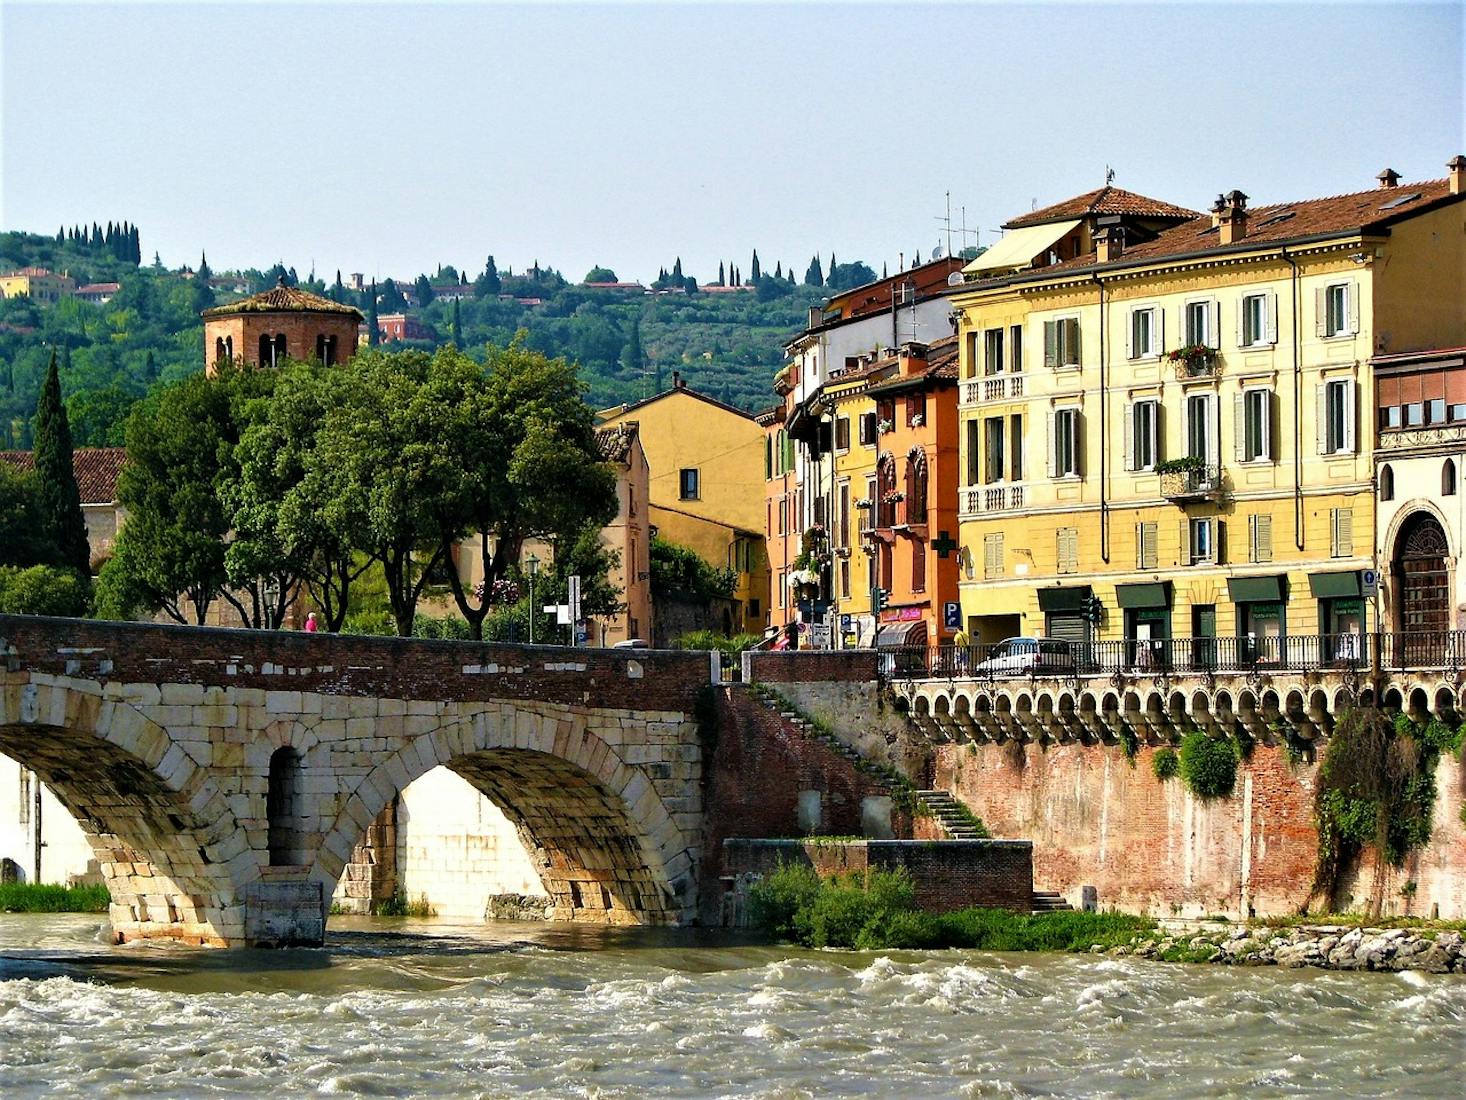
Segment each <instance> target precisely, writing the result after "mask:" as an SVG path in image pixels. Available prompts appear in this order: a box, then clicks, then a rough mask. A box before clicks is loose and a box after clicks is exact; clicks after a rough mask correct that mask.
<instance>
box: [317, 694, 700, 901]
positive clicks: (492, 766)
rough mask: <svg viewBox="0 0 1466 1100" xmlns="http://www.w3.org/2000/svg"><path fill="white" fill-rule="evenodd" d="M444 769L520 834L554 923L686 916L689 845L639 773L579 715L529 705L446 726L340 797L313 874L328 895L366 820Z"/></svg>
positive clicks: (420, 739) (384, 763)
mask: <svg viewBox="0 0 1466 1100" xmlns="http://www.w3.org/2000/svg"><path fill="white" fill-rule="evenodd" d="M439 766H444V767H447V768H448V769H449V770H450V771H452V772H454V773H455V774H457V775H458V776H460V777H461V778H462V779H464V780H465V781H467V782H468V783H469V784H470V785H471V786H472V787H474V788H475V789H476V790H477V791H478V792H479V793H480V794H482V795H484V796H485V797H487V798H488V799H489V800H490V801H491V802H493V803H494V805H495V806H497V807H498V808H499V809H500V810H501V811H502V812H503V813H504V815H505V816H506V817H507V818H508V819H509V821H510V822H511V823H512V824H513V825H514V826H515V828H516V831H517V832H518V834H519V838H520V841H521V843H522V844H523V845H524V848H525V850H526V852H527V853H528V854H529V857H530V861H531V863H532V864H533V865H534V867H535V869H536V871H537V872H538V874H539V876H540V879H541V882H542V884H543V885H544V888H545V891H546V893H547V894H548V895H549V897H550V900H551V901H552V902H553V916H554V917H555V918H556V919H568V920H579V921H587V922H595V923H606V924H663V923H671V922H675V921H677V920H678V919H679V918H680V917H681V916H683V915H684V909H685V907H686V905H687V901H688V899H690V896H691V894H690V892H691V886H692V882H691V875H692V868H691V867H690V865H689V862H688V858H687V856H686V855H685V853H684V848H685V840H684V838H683V837H682V834H681V830H680V829H679V827H678V825H677V823H676V821H675V820H674V819H673V817H672V814H671V812H670V811H669V810H668V808H667V806H666V805H665V804H664V802H663V800H662V799H661V797H660V796H659V795H658V793H657V791H656V790H655V788H654V787H653V785H652V784H651V782H650V781H649V780H648V779H647V777H646V774H645V773H644V772H643V771H642V770H641V769H640V768H637V767H634V766H632V765H629V764H627V763H626V761H625V760H623V759H622V756H621V754H620V752H619V751H618V750H617V748H616V747H615V746H614V745H612V744H611V743H609V741H607V740H605V739H603V738H602V737H600V736H597V735H596V734H595V733H594V732H592V731H591V730H590V729H588V728H587V726H586V723H585V720H584V718H583V717H582V716H578V715H573V714H572V715H568V716H566V715H556V714H542V713H538V712H536V711H535V710H532V709H528V708H525V707H518V708H507V709H505V710H502V711H487V712H484V713H481V714H479V715H476V716H474V717H473V718H472V719H463V720H457V721H450V722H445V723H444V724H442V725H440V726H438V727H437V728H435V729H433V730H431V731H429V732H425V733H423V734H421V735H420V736H418V737H417V738H415V739H414V740H413V741H412V742H410V743H409V744H407V745H406V746H405V747H403V748H402V749H401V750H399V751H398V752H397V753H395V754H394V755H392V756H390V757H388V758H386V759H385V760H383V761H382V762H381V763H379V764H378V765H377V766H376V767H374V768H373V769H372V770H371V771H370V772H369V773H367V774H366V775H365V776H364V777H363V778H362V779H361V781H360V782H359V783H358V784H357V785H356V787H355V789H354V790H353V791H351V792H349V793H348V792H346V791H343V792H342V798H343V808H342V810H341V812H340V813H339V814H338V815H337V816H336V818H335V819H334V820H333V821H331V822H328V823H326V825H325V828H324V836H323V838H322V843H321V846H320V851H319V855H318V856H317V860H316V865H315V874H316V876H317V878H318V879H320V880H321V881H322V882H323V885H324V887H325V890H326V892H327V893H328V894H329V893H330V892H332V891H334V889H335V884H336V882H337V880H338V879H339V878H340V876H341V874H342V872H343V870H344V869H345V865H346V862H347V861H348V860H349V858H350V853H351V851H352V848H353V847H354V846H355V844H356V842H357V840H358V839H359V837H360V836H361V835H362V834H363V833H364V832H365V830H366V828H367V826H368V825H369V824H370V823H371V822H372V820H373V819H374V818H375V817H376V816H377V815H378V814H379V813H380V812H381V811H382V810H383V809H384V808H385V807H386V806H387V805H388V804H389V803H390V802H391V801H392V800H393V799H394V798H396V797H398V796H399V795H400V794H401V793H402V791H403V790H405V789H406V788H407V786H408V785H409V784H411V783H412V782H413V781H414V780H416V779H419V778H421V777H422V776H424V775H427V774H428V773H429V772H431V771H433V770H434V769H436V768H437V767H439Z"/></svg>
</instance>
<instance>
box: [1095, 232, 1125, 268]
mask: <svg viewBox="0 0 1466 1100" xmlns="http://www.w3.org/2000/svg"><path fill="white" fill-rule="evenodd" d="M1094 251H1095V258H1096V259H1097V260H1099V262H1100V263H1102V264H1107V263H1109V262H1110V261H1111V260H1118V259H1119V258H1120V254H1121V253H1122V252H1124V251H1125V227H1124V226H1123V225H1107V226H1105V227H1104V228H1103V229H1101V230H1100V231H1099V232H1098V233H1096V234H1095V235H1094Z"/></svg>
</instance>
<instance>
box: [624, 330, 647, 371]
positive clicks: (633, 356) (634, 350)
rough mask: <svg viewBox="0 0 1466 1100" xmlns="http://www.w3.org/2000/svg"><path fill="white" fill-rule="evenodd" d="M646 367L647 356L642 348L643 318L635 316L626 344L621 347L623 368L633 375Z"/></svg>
mask: <svg viewBox="0 0 1466 1100" xmlns="http://www.w3.org/2000/svg"><path fill="white" fill-rule="evenodd" d="M645 367H646V356H645V354H643V352H642V350H641V320H640V318H633V319H632V321H631V328H630V330H629V331H628V332H627V335H626V346H625V347H623V348H622V349H621V370H622V371H623V372H625V373H626V374H627V375H629V376H631V377H636V376H637V375H640V374H641V372H642V370H644V369H645Z"/></svg>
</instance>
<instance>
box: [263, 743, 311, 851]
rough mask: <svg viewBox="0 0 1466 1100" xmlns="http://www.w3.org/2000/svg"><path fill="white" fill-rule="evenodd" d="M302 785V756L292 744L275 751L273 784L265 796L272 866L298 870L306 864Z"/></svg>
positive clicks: (272, 759)
mask: <svg viewBox="0 0 1466 1100" xmlns="http://www.w3.org/2000/svg"><path fill="white" fill-rule="evenodd" d="M301 786H302V784H301V762H300V753H298V752H296V751H295V749H293V748H291V747H290V746H289V745H286V746H285V747H284V748H280V749H276V750H275V752H274V753H273V754H272V755H271V757H270V784H269V789H268V791H267V792H266V795H265V816H266V817H267V818H268V820H269V825H270V837H269V845H270V866H271V867H298V866H300V865H301V864H303V863H305V861H306V859H305V850H304V849H305V841H304V832H305V830H304V829H303V827H302V821H301V819H302V817H303V816H304V798H303V792H302V790H301Z"/></svg>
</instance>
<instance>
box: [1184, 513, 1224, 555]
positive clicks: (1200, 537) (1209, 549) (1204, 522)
mask: <svg viewBox="0 0 1466 1100" xmlns="http://www.w3.org/2000/svg"><path fill="white" fill-rule="evenodd" d="M1189 526H1190V543H1191V550H1190V557H1189V559H1188V562H1189V564H1191V565H1197V564H1199V563H1202V562H1215V561H1217V537H1216V536H1217V521H1216V520H1215V519H1213V518H1211V517H1208V518H1206V519H1193V520H1191V521H1190V522H1189Z"/></svg>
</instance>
